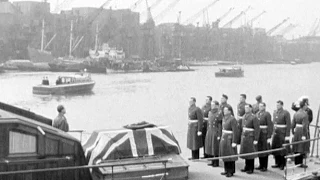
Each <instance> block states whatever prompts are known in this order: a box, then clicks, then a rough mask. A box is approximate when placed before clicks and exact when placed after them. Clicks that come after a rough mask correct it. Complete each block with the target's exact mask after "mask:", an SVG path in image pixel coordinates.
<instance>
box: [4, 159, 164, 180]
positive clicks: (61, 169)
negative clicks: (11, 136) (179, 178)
mask: <svg viewBox="0 0 320 180" xmlns="http://www.w3.org/2000/svg"><path fill="white" fill-rule="evenodd" d="M168 162H169V160H146V161H143V162H117V163H103V164H98V165H86V166H71V167H70V166H69V167H57V168H46V169H31V170H19V171H6V172H0V176H4V175H9V176H10V175H17V174H29V173H40V172H53V171H66V170H79V169H92V168H103V167H104V168H105V167H111V179H112V180H115V179H121V180H125V179H134V178H139V179H145V178H150V177H160V179H161V180H162V179H167V176H168V175H169V174H168V172H167V163H168ZM5 163H10V161H7V162H5ZM155 163H162V164H163V165H164V169H163V171H164V172H163V173H159V174H151V175H145V176H139V177H130V178H115V177H114V167H117V166H128V165H146V164H155Z"/></svg>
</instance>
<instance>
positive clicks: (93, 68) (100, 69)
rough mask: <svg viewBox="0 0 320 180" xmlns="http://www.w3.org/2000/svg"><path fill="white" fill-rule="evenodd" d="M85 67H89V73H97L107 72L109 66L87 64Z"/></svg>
mask: <svg viewBox="0 0 320 180" xmlns="http://www.w3.org/2000/svg"><path fill="white" fill-rule="evenodd" d="M85 69H87V71H88V72H89V73H97V74H106V73H107V68H106V67H104V66H101V67H98V66H90V65H86V66H85Z"/></svg>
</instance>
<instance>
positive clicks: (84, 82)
mask: <svg viewBox="0 0 320 180" xmlns="http://www.w3.org/2000/svg"><path fill="white" fill-rule="evenodd" d="M85 71H86V70H85ZM94 85H95V82H94V81H93V80H92V79H91V76H90V74H87V73H83V72H81V73H78V74H75V75H70V76H59V77H58V79H57V81H56V84H55V85H52V84H51V85H50V83H49V80H48V79H44V80H43V81H42V84H40V85H36V86H34V87H33V94H39V95H61V94H69V93H81V92H90V91H92V89H93V87H94Z"/></svg>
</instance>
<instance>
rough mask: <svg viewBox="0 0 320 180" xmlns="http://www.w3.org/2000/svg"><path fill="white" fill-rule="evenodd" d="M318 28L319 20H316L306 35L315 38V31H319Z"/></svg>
mask: <svg viewBox="0 0 320 180" xmlns="http://www.w3.org/2000/svg"><path fill="white" fill-rule="evenodd" d="M319 26H320V19H318V18H317V19H316V20H315V22H314V24H313V26H312V28H311V30H310V32H309V33H308V36H315V35H316V34H317V30H318V29H319Z"/></svg>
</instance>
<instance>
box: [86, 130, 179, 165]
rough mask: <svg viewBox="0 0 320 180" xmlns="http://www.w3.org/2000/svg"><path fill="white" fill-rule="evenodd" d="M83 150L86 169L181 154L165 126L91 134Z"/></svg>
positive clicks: (100, 131) (102, 131)
mask: <svg viewBox="0 0 320 180" xmlns="http://www.w3.org/2000/svg"><path fill="white" fill-rule="evenodd" d="M83 148H84V151H85V156H86V158H87V159H88V160H89V163H88V164H89V165H94V164H99V163H101V162H102V161H106V160H115V159H125V158H134V157H143V156H154V155H161V154H169V153H175V154H180V153H181V149H180V146H179V144H178V141H177V140H176V139H175V137H174V136H173V134H172V132H171V131H170V130H169V129H168V127H167V126H163V127H153V128H144V129H138V130H131V129H119V130H98V131H94V132H93V133H92V135H91V136H90V138H89V139H88V140H87V141H86V142H85V143H84V145H83Z"/></svg>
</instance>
